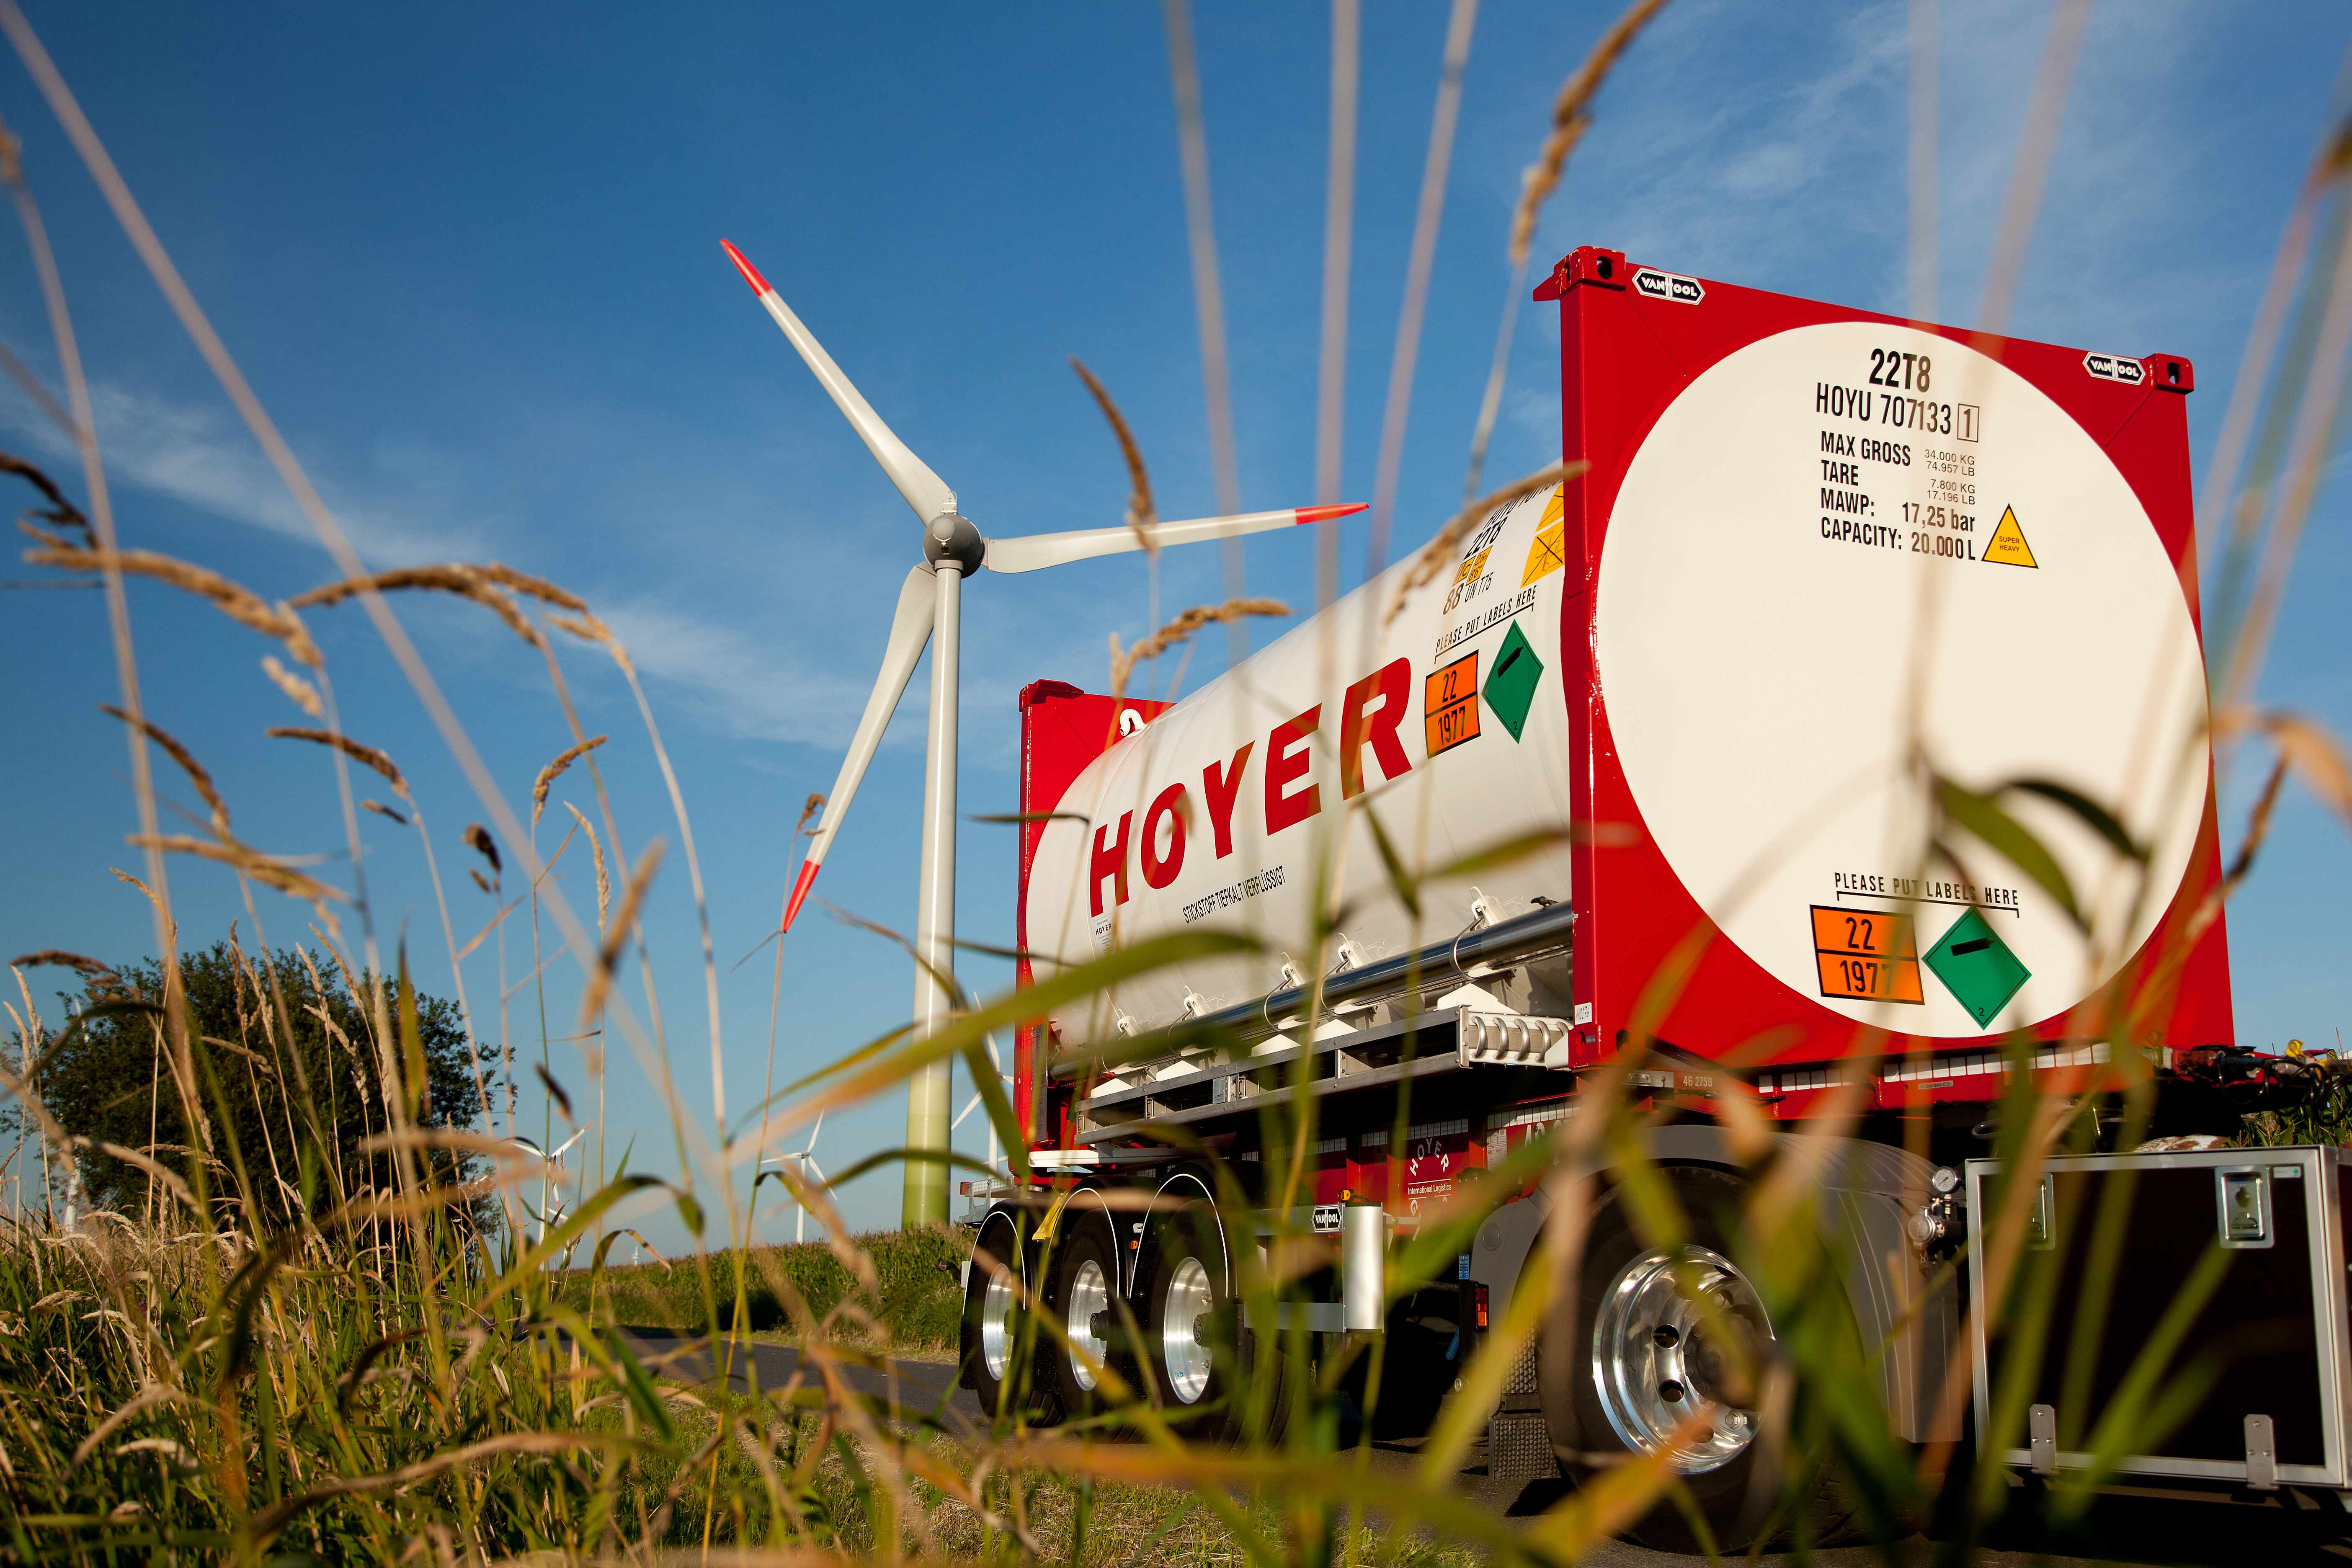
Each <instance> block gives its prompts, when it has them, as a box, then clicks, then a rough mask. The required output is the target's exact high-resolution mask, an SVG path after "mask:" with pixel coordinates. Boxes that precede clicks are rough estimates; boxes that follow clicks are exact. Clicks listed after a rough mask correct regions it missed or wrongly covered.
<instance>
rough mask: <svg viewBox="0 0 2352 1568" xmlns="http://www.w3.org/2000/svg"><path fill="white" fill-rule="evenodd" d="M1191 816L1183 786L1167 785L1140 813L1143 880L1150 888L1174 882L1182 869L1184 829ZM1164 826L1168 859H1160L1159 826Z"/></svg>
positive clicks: (1189, 804) (1189, 803) (1161, 886)
mask: <svg viewBox="0 0 2352 1568" xmlns="http://www.w3.org/2000/svg"><path fill="white" fill-rule="evenodd" d="M1191 816H1192V802H1191V801H1190V800H1188V799H1187V798H1186V797H1185V795H1184V786H1183V785H1182V784H1170V785H1169V786H1168V787H1167V788H1166V789H1163V790H1161V791H1160V793H1159V795H1156V796H1154V797H1153V799H1152V802H1151V805H1150V808H1149V809H1148V810H1146V811H1145V812H1144V814H1143V879H1144V881H1145V882H1146V883H1147V884H1148V885H1150V886H1151V887H1154V888H1164V887H1166V886H1167V885H1168V884H1169V883H1171V882H1172V881H1174V880H1175V879H1176V873H1177V872H1179V871H1181V870H1182V869H1183V868H1184V827H1185V823H1186V821H1187V819H1188V818H1190V817H1191ZM1163 818H1164V819H1165V820H1166V821H1167V824H1168V858H1166V859H1164V860H1163V859H1161V858H1160V822H1161V820H1162V819H1163Z"/></svg>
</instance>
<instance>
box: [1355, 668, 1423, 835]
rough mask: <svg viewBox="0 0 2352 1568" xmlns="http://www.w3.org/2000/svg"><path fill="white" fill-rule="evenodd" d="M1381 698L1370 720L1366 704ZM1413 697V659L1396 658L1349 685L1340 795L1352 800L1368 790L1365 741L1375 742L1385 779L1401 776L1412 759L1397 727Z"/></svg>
mask: <svg viewBox="0 0 2352 1568" xmlns="http://www.w3.org/2000/svg"><path fill="white" fill-rule="evenodd" d="M1374 699H1378V700H1379V704H1380V705H1379V706H1378V707H1376V708H1374V709H1373V710H1372V711H1371V716H1370V719H1369V720H1367V719H1366V717H1365V714H1364V705H1365V704H1366V703H1368V702H1370V701H1372V700H1374ZM1411 701H1412V660H1410V659H1403V658H1400V659H1395V660H1392V661H1391V663H1389V664H1388V665H1387V666H1385V667H1384V668H1381V669H1379V670H1377V671H1375V672H1373V673H1372V674H1370V675H1368V676H1366V677H1364V679H1361V680H1359V681H1358V682H1356V684H1355V685H1353V686H1350V687H1349V688H1348V697H1347V700H1346V701H1345V702H1344V703H1342V704H1341V706H1340V709H1339V798H1340V799H1342V800H1349V799H1352V798H1354V797H1355V796H1357V795H1361V794H1363V793H1364V755H1363V752H1364V742H1367V741H1369V742H1371V746H1372V755H1374V756H1375V757H1378V758H1379V759H1380V761H1381V781H1382V782H1383V783H1385V782H1387V781H1388V780H1390V779H1392V778H1397V777H1399V776H1401V775H1402V773H1404V772H1405V771H1406V770H1407V769H1408V768H1411V767H1412V763H1410V762H1408V761H1406V760H1405V754H1404V745H1403V742H1400V741H1399V740H1398V739H1397V727H1398V726H1399V725H1401V724H1402V723H1403V722H1404V710H1405V708H1406V706H1407V705H1408V704H1409V703H1410V702H1411Z"/></svg>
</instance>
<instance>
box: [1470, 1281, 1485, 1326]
mask: <svg viewBox="0 0 2352 1568" xmlns="http://www.w3.org/2000/svg"><path fill="white" fill-rule="evenodd" d="M1470 1326H1471V1327H1472V1328H1474V1329H1483V1328H1485V1327H1486V1286H1485V1285H1484V1284H1482V1283H1480V1282H1479V1281H1477V1280H1475V1279H1473V1280H1471V1281H1470Z"/></svg>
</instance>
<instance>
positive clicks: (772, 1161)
mask: <svg viewBox="0 0 2352 1568" xmlns="http://www.w3.org/2000/svg"><path fill="white" fill-rule="evenodd" d="M823 1131H824V1112H823V1111H821V1110H820V1111H818V1112H817V1117H816V1125H815V1126H814V1127H812V1128H810V1129H809V1141H808V1147H807V1148H805V1149H795V1150H793V1152H791V1153H789V1154H771V1155H769V1156H768V1157H767V1158H766V1159H764V1160H762V1161H761V1162H760V1163H761V1164H762V1165H781V1164H782V1163H784V1162H785V1161H787V1160H790V1161H791V1162H792V1163H793V1164H794V1165H795V1166H797V1167H798V1168H799V1171H800V1177H801V1180H802V1182H803V1183H806V1182H807V1180H808V1175H809V1173H810V1172H811V1171H814V1172H815V1173H816V1179H817V1180H818V1181H820V1182H822V1181H824V1166H822V1165H820V1164H818V1163H816V1140H817V1135H818V1134H819V1133H821V1132H823ZM793 1205H794V1206H795V1207H797V1208H798V1209H799V1210H800V1214H799V1215H798V1217H796V1218H795V1219H794V1220H793V1241H795V1242H803V1241H806V1240H807V1239H808V1205H806V1204H805V1203H803V1202H802V1201H801V1196H800V1194H798V1193H794V1194H793Z"/></svg>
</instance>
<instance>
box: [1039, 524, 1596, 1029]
mask: <svg viewBox="0 0 2352 1568" xmlns="http://www.w3.org/2000/svg"><path fill="white" fill-rule="evenodd" d="M1560 506H1561V497H1560V491H1559V489H1558V488H1557V487H1555V488H1554V489H1550V490H1547V491H1542V492H1539V493H1538V494H1536V495H1533V496H1530V497H1528V498H1527V499H1526V500H1522V501H1519V502H1518V503H1517V504H1516V505H1514V506H1510V507H1507V508H1503V509H1501V510H1497V511H1496V513H1494V514H1493V515H1492V516H1490V517H1489V518H1488V519H1486V521H1485V522H1484V523H1483V524H1482V526H1481V527H1480V528H1479V529H1478V531H1476V532H1475V534H1473V535H1472V536H1471V537H1470V539H1469V540H1468V541H1467V542H1465V546H1464V548H1463V549H1461V550H1459V551H1457V552H1454V556H1453V558H1452V559H1450V560H1449V561H1448V562H1447V563H1446V564H1445V567H1444V570H1442V571H1440V572H1439V573H1438V574H1436V576H1435V577H1434V578H1433V580H1431V581H1429V582H1428V583H1426V584H1423V586H1422V587H1420V588H1418V589H1416V590H1414V591H1412V592H1411V593H1408V594H1404V595H1402V599H1400V598H1399V591H1400V588H1401V585H1402V583H1403V582H1404V581H1405V579H1406V578H1407V577H1408V575H1409V574H1411V572H1412V562H1411V561H1410V560H1408V561H1406V562H1403V563H1399V564H1398V565H1397V566H1394V567H1391V569H1390V570H1389V571H1388V572H1386V573H1384V574H1381V576H1380V577H1379V578H1377V579H1375V580H1374V581H1372V582H1371V583H1370V584H1366V585H1365V586H1363V587H1361V588H1360V589H1358V590H1357V591H1356V592H1355V593H1353V594H1351V595H1348V596H1347V597H1346V598H1344V599H1342V600H1340V601H1339V603H1338V604H1336V605H1333V606H1331V608H1330V609H1328V610H1327V611H1325V612H1324V613H1323V614H1321V615H1319V616H1315V617H1314V618H1313V619H1311V620H1309V621H1307V623H1306V624H1304V625H1302V626H1297V627H1295V628H1294V629H1292V630H1291V631H1290V632H1289V633H1287V634H1286V635H1285V636H1284V637H1281V638H1279V639H1278V640H1276V642H1274V643H1273V644H1271V645H1269V646H1268V647H1265V648H1264V649H1262V650H1261V651H1260V652H1258V653H1257V654H1256V655H1255V656H1254V657H1252V658H1250V659H1248V660H1247V661H1246V662H1245V663H1244V664H1242V665H1241V666H1239V667H1238V668H1234V669H1233V670H1231V671H1229V672H1227V673H1226V674H1225V675H1223V676H1222V677H1220V678H1219V679H1216V680H1214V681H1213V682H1211V683H1210V684H1209V685H1207V686H1206V687H1203V688H1202V689H1201V690H1199V691H1197V692H1195V693H1193V694H1192V696H1191V697H1189V698H1187V699H1185V700H1183V701H1181V702H1179V703H1178V704H1177V705H1176V706H1175V707H1173V708H1171V709H1170V710H1168V711H1167V712H1165V713H1163V714H1161V715H1160V717H1159V718H1158V719H1156V720H1154V721H1152V723H1151V724H1150V726H1149V727H1148V728H1146V729H1145V730H1144V731H1142V732H1141V733H1140V734H1138V735H1135V736H1132V737H1130V738H1129V739H1128V740H1126V741H1123V742H1120V743H1119V744H1118V745H1117V746H1115V747H1113V748H1112V749H1111V750H1110V751H1109V752H1107V753H1106V754H1105V755H1104V756H1103V757H1102V758H1101V759H1100V760H1099V761H1097V763H1095V764H1094V765H1093V766H1092V767H1090V768H1089V769H1088V770H1087V772H1086V773H1082V774H1081V775H1080V776H1079V777H1078V779H1077V781H1076V783H1075V784H1072V785H1071V787H1070V789H1069V791H1068V792H1067V793H1066V795H1064V796H1063V798H1062V801H1061V804H1060V805H1059V806H1058V807H1057V808H1056V809H1057V811H1058V812H1060V813H1065V814H1068V815H1066V816H1061V817H1059V818H1057V819H1056V820H1055V821H1052V822H1050V823H1048V824H1047V825H1046V827H1045V837H1044V838H1043V839H1042V840H1041V841H1040V843H1039V845H1038V848H1037V856H1036V859H1035V862H1034V866H1033V868H1032V870H1031V874H1030V880H1029V886H1028V893H1027V897H1028V911H1027V912H1028V931H1029V944H1030V948H1031V950H1032V952H1033V953H1034V954H1035V955H1036V957H1035V960H1034V963H1035V965H1036V968H1037V970H1038V973H1039V974H1040V975H1041V977H1042V976H1043V975H1044V974H1045V973H1051V972H1052V969H1053V967H1054V966H1053V964H1052V963H1050V962H1049V960H1050V958H1052V957H1054V956H1058V957H1060V958H1062V959H1064V960H1069V961H1076V962H1084V961H1085V960H1087V959H1090V958H1093V957H1096V956H1097V955H1099V954H1101V953H1103V952H1108V951H1110V949H1111V947H1112V945H1113V944H1114V943H1127V942H1133V941H1134V940H1135V939H1136V938H1138V937H1139V936H1143V935H1150V934H1156V933H1159V932H1162V931H1181V930H1185V929H1187V928H1188V927H1192V926H1195V925H1197V924H1199V923H1201V922H1202V921H1213V922H1215V923H1217V924H1218V925H1221V926H1226V927H1238V928H1239V929H1242V930H1244V931H1250V932H1252V933H1254V934H1255V935H1256V936H1258V937H1259V938H1260V939H1261V940H1263V941H1264V942H1265V943H1266V952H1265V953H1264V954H1263V955H1262V956H1252V957H1250V958H1246V959H1224V960H1220V961H1217V962H1214V963H1200V964H1194V965H1189V966H1182V967H1178V968H1171V969H1165V970H1161V971H1159V972H1157V973H1151V974H1148V975H1143V976H1140V977H1138V978H1135V979H1132V980H1129V981H1127V982H1125V983H1123V984H1120V985H1118V987H1116V988H1115V989H1114V990H1113V991H1112V992H1110V993H1109V994H1108V995H1106V996H1103V997H1100V998H1098V999H1097V1001H1096V1002H1095V1003H1094V1004H1093V1005H1090V1006H1089V1007H1088V1009H1087V1013H1086V1015H1085V1016H1065V1017H1058V1018H1056V1019H1055V1023H1056V1025H1057V1026H1058V1027H1059V1029H1060V1031H1061V1035H1062V1038H1063V1040H1064V1041H1065V1042H1066V1043H1073V1044H1075V1043H1078V1042H1082V1041H1086V1040H1091V1039H1096V1038H1100V1037H1103V1036H1104V1035H1106V1034H1107V1033H1108V1031H1109V1030H1111V1029H1112V1028H1113V1027H1114V1026H1116V1025H1117V1024H1118V1019H1119V1017H1120V1016H1126V1017H1127V1018H1129V1019H1131V1020H1132V1021H1133V1026H1135V1027H1139V1028H1148V1027H1152V1026H1160V1025H1165V1024H1171V1023H1174V1022H1176V1021H1178V1020H1179V1019H1180V1018H1181V1017H1182V1016H1185V1011H1186V1006H1187V1001H1188V998H1192V999H1195V1000H1192V1003H1191V1005H1192V1011H1193V1012H1195V1013H1198V1012H1202V1011H1209V1010H1213V1009H1215V1008H1217V1007H1221V1006H1224V1005H1230V1004H1232V1003H1235V1002H1240V1001H1245V1000H1247V999H1248V998H1250V997H1252V996H1255V995H1259V994H1264V993H1265V992H1267V991H1270V990H1274V989H1276V988H1277V987H1279V986H1281V985H1283V984H1286V982H1285V979H1284V975H1283V970H1284V967H1285V965H1286V964H1287V965H1289V966H1290V967H1291V968H1292V970H1293V971H1294V973H1297V974H1298V975H1301V976H1303V975H1305V974H1307V973H1309V972H1310V971H1311V969H1312V967H1313V966H1314V965H1315V963H1317V962H1318V957H1317V954H1316V953H1315V952H1313V951H1312V947H1311V944H1312V942H1313V931H1314V928H1315V922H1314V921H1313V920H1312V919H1311V918H1310V913H1311V910H1312V909H1313V907H1314V905H1313V900H1315V899H1316V898H1317V897H1318V892H1319V896H1321V897H1322V898H1324V899H1325V900H1327V903H1326V907H1327V908H1335V909H1339V910H1343V911H1345V912H1344V913H1343V915H1342V918H1341V919H1340V921H1339V926H1338V932H1337V934H1336V935H1335V936H1334V938H1333V940H1332V942H1331V944H1330V945H1331V951H1329V952H1326V953H1324V954H1323V955H1322V957H1321V960H1320V962H1321V963H1323V965H1324V966H1325V967H1326V968H1329V967H1332V966H1333V965H1336V964H1340V963H1363V962H1365V961H1368V960H1370V959H1373V958H1378V957H1382V956H1385V955H1387V954H1390V953H1394V952H1401V951H1403V950H1405V949H1407V948H1409V947H1414V946H1425V945H1427V944H1428V943H1430V942H1441V941H1444V940H1445V939H1447V938H1449V937H1451V936H1453V935H1454V933H1455V932H1457V931H1462V930H1464V929H1465V928H1466V927H1467V926H1468V925H1470V924H1471V922H1472V914H1471V903H1472V900H1473V898H1474V896H1475V895H1474V893H1473V891H1472V886H1471V883H1470V882H1468V881H1464V880H1447V881H1444V882H1441V883H1439V884H1437V885H1435V886H1433V887H1431V888H1429V889H1425V890H1424V891H1423V895H1422V898H1421V918H1420V919H1419V920H1418V921H1415V920H1414V919H1412V916H1410V915H1409V914H1408V913H1407V911H1406V910H1405V909H1404V907H1403V906H1402V903H1401V902H1400V901H1399V900H1397V898H1396V897H1395V895H1394V893H1393V892H1392V891H1391V882H1390V878H1389V876H1388V873H1387V872H1386V870H1385V869H1384V868H1383V865H1382V862H1381V857H1380V854H1379V851H1378V848H1377V846H1376V845H1375V843H1374V841H1373V838H1372V835H1371V833H1370V829H1369V828H1368V827H1367V826H1365V824H1364V821H1363V816H1364V814H1365V813H1366V812H1367V811H1370V812H1376V813H1377V814H1378V815H1379V817H1380V822H1381V828H1382V829H1383V830H1384V831H1385V832H1386V833H1387V835H1388V837H1389V840H1390V842H1391V845H1392V847H1394V848H1395V850H1396V851H1397V853H1398V855H1399V856H1400V857H1401V858H1402V860H1403V862H1404V863H1405V864H1406V865H1407V866H1409V867H1412V868H1415V869H1416V871H1424V870H1427V869H1430V868H1438V867H1443V866H1445V865H1447V864H1449V863H1452V862H1454V861H1457V860H1460V859H1462V858H1465V857H1466V856H1468V855H1470V854H1472V853H1473V852H1474V851H1478V850H1483V849H1486V848H1488V847H1492V846H1493V845H1495V844H1496V843H1497V842H1500V841H1503V840H1506V839H1510V838H1514V837H1519V836H1521V835H1526V834H1532V833H1537V832H1539V831H1541V830H1544V829H1547V828H1559V827H1564V826H1566V825H1567V823H1568V820H1569V777H1568V758H1569V745H1568V718H1567V708H1566V705H1565V703H1564V702H1563V700H1562V698H1561V691H1560V676H1559V670H1560V666H1561V660H1560V657H1559V638H1560V626H1561V609H1560V594H1561V590H1562V585H1563V584H1566V583H1567V582H1568V581H1569V577H1570V574H1569V573H1568V572H1567V571H1566V570H1565V559H1566V553H1567V552H1566V550H1565V548H1564V546H1563V542H1562V523H1561V510H1560ZM1080 813H1083V814H1084V815H1085V816H1086V818H1087V820H1086V822H1085V823H1084V824H1083V825H1081V824H1080V823H1079V822H1078V821H1076V820H1075V817H1076V816H1077V814H1080ZM1335 846H1336V847H1337V848H1338V853H1337V854H1336V855H1335V854H1334V847H1335ZM1318 872H1319V873H1321V875H1322V876H1324V877H1326V878H1332V877H1336V885H1328V886H1326V887H1325V888H1323V889H1319V890H1318V887H1317V881H1318ZM1568 879H1569V862H1568V858H1567V854H1566V847H1565V846H1564V845H1562V846H1559V847H1553V848H1550V849H1549V850H1546V851H1543V852H1539V853H1538V854H1535V855H1531V856H1529V857H1528V858H1523V859H1520V860H1518V861H1517V862H1515V863H1512V864H1510V865H1507V866H1503V867H1498V868H1493V869H1491V870H1486V871H1482V872H1480V873H1479V874H1478V876H1477V877H1476V879H1475V882H1476V887H1477V889H1478V892H1479V893H1482V894H1483V895H1484V896H1485V899H1486V904H1487V906H1488V910H1489V914H1490V918H1492V919H1498V920H1499V919H1507V918H1508V917H1510V916H1512V915H1517V914H1524V913H1527V912H1528V910H1532V909H1534V908H1535V907H1536V900H1538V899H1545V900H1551V901H1554V902H1559V903H1565V902H1566V901H1567V900H1568V896H1569V886H1568ZM1342 936H1343V937H1344V938H1345V950H1344V955H1343V952H1342V950H1341V949H1340V945H1339V937H1342Z"/></svg>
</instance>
